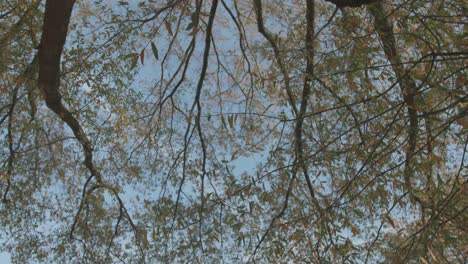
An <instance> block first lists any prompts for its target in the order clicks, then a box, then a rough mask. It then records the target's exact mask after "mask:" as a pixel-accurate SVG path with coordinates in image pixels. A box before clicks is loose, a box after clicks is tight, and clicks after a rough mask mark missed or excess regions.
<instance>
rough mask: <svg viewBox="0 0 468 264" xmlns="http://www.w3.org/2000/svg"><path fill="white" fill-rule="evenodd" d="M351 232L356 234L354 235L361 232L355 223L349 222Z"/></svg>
mask: <svg viewBox="0 0 468 264" xmlns="http://www.w3.org/2000/svg"><path fill="white" fill-rule="evenodd" d="M351 233H353V235H355V236H356V235H359V234H360V233H361V232H360V231H359V229H358V228H357V227H356V226H355V225H353V224H351Z"/></svg>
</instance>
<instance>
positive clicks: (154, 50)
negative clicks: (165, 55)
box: [151, 41, 159, 60]
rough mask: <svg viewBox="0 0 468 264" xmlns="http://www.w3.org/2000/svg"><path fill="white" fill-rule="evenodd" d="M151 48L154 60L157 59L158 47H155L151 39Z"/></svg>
mask: <svg viewBox="0 0 468 264" xmlns="http://www.w3.org/2000/svg"><path fill="white" fill-rule="evenodd" d="M151 49H152V50H153V55H154V57H155V58H156V60H159V53H158V48H156V45H155V44H154V43H153V41H151Z"/></svg>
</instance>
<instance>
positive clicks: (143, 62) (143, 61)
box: [140, 49, 145, 65]
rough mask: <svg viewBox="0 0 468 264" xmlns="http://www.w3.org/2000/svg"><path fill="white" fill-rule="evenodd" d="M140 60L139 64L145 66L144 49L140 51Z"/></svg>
mask: <svg viewBox="0 0 468 264" xmlns="http://www.w3.org/2000/svg"><path fill="white" fill-rule="evenodd" d="M140 59H141V64H142V65H145V50H144V49H143V50H141V53H140Z"/></svg>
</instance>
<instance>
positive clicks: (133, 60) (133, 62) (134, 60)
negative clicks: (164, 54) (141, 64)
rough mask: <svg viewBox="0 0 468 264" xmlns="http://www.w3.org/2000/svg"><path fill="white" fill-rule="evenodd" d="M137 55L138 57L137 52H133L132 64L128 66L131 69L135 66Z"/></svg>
mask: <svg viewBox="0 0 468 264" xmlns="http://www.w3.org/2000/svg"><path fill="white" fill-rule="evenodd" d="M138 57H139V55H138V53H133V58H132V65H131V66H130V70H133V69H134V68H135V67H136V66H137V63H138Z"/></svg>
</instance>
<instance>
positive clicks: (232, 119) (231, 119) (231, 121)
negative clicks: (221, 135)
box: [228, 115, 234, 129]
mask: <svg viewBox="0 0 468 264" xmlns="http://www.w3.org/2000/svg"><path fill="white" fill-rule="evenodd" d="M228 122H229V127H230V128H231V129H233V128H234V118H233V116H232V115H230V116H228Z"/></svg>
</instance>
